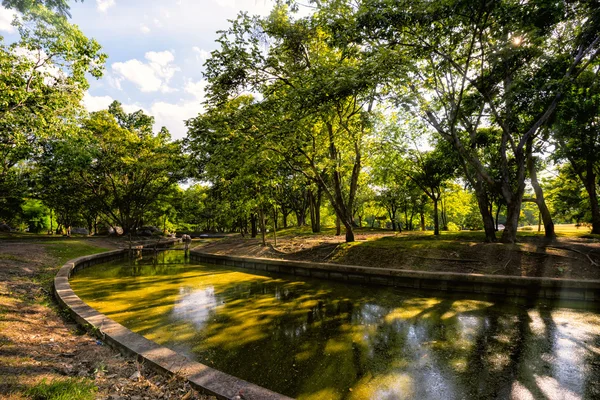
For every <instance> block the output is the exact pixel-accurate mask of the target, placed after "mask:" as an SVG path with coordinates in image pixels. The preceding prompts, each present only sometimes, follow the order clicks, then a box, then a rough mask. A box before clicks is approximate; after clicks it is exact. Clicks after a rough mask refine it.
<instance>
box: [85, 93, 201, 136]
mask: <svg viewBox="0 0 600 400" xmlns="http://www.w3.org/2000/svg"><path fill="white" fill-rule="evenodd" d="M113 101H114V99H113V98H112V97H111V96H93V95H91V94H90V93H89V92H86V93H85V95H84V96H83V105H84V106H85V108H86V109H87V110H88V111H89V112H94V111H100V110H106V109H107V108H108V106H109V105H110V103H112V102H113ZM122 106H123V110H125V112H127V113H133V112H136V111H138V110H142V111H143V112H144V113H146V114H148V115H152V116H153V117H154V119H155V123H154V131H156V132H158V130H159V129H160V128H161V127H163V126H166V127H167V129H168V130H169V131H170V132H171V136H172V137H173V139H181V138H183V137H185V135H186V133H187V128H186V126H185V123H184V121H185V120H187V119H190V118H193V117H195V116H197V115H198V113H200V112H202V111H203V108H202V105H201V104H200V103H199V102H198V101H181V102H179V103H175V104H173V103H166V102H164V101H157V102H155V103H154V104H152V106H151V107H150V110H146V108H145V107H143V106H141V105H140V104H135V103H133V104H122Z"/></svg>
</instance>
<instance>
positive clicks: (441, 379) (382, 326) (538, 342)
mask: <svg viewBox="0 0 600 400" xmlns="http://www.w3.org/2000/svg"><path fill="white" fill-rule="evenodd" d="M72 285H73V288H74V289H75V291H76V292H77V293H78V294H79V295H80V296H81V297H82V298H83V299H84V300H85V301H87V302H88V303H89V304H90V305H92V306H93V307H95V308H97V309H98V310H100V311H101V312H103V313H104V314H106V315H108V316H109V317H111V318H113V319H115V320H116V321H118V322H120V323H122V324H123V325H125V326H127V327H128V328H130V329H132V330H133V331H136V332H139V333H141V334H143V335H145V336H146V337H148V338H149V339H152V340H154V341H156V342H158V343H161V344H164V345H166V346H169V347H172V348H173V349H175V350H177V351H180V352H183V353H185V354H186V355H188V356H190V357H191V358H194V359H196V360H198V361H200V362H203V363H206V364H208V365H210V366H213V367H215V368H218V369H220V370H223V371H225V372H227V373H229V374H232V375H235V376H238V377H240V378H242V379H246V380H248V381H251V382H254V383H256V384H258V385H261V386H265V387H267V388H270V389H272V390H275V391H278V392H281V393H284V394H287V395H290V396H294V397H297V398H300V399H322V398H332V399H365V398H376V399H413V398H418V399H440V398H444V399H453V398H482V399H488V398H511V397H512V398H521V399H527V398H534V399H537V398H539V399H553V398H557V399H564V398H574V399H577V398H595V397H600V383H599V382H598V376H600V371H599V369H600V368H599V365H600V316H599V315H598V314H597V313H595V312H591V311H581V310H573V309H567V308H552V307H548V306H544V305H536V304H517V305H514V304H513V305H511V304H506V303H503V302H502V301H501V300H502V299H473V298H465V297H464V296H463V297H456V298H454V297H453V298H450V297H448V295H446V297H444V296H439V297H425V296H429V294H426V293H419V292H412V293H409V292H406V291H403V290H399V289H393V288H381V287H364V286H359V285H348V284H342V283H336V282H330V281H324V280H311V279H298V278H297V277H291V276H285V275H277V274H255V273H251V271H248V270H241V269H236V268H230V267H215V266H208V265H195V264H186V263H184V260H183V253H180V252H166V253H162V254H161V255H159V258H158V259H154V260H148V259H143V260H139V261H137V262H136V263H135V267H134V268H132V267H131V266H130V265H129V264H128V263H127V262H121V263H112V264H106V265H99V266H96V267H93V268H89V269H85V270H83V271H81V272H80V273H78V274H77V275H76V276H75V278H74V279H73V281H72Z"/></svg>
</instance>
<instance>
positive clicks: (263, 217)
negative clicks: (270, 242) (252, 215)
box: [258, 207, 267, 246]
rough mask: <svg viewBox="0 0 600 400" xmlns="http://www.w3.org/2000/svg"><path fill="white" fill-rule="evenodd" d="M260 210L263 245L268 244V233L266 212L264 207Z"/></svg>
mask: <svg viewBox="0 0 600 400" xmlns="http://www.w3.org/2000/svg"><path fill="white" fill-rule="evenodd" d="M258 212H259V223H260V233H261V237H262V245H263V246H266V245H267V241H266V238H265V235H266V232H265V231H266V228H265V225H266V224H265V212H264V211H263V209H262V207H261V208H260V209H259V211H258Z"/></svg>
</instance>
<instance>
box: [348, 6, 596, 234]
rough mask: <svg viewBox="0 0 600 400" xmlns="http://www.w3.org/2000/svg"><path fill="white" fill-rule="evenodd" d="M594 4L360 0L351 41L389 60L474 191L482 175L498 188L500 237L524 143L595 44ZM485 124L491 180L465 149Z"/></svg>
mask: <svg viewBox="0 0 600 400" xmlns="http://www.w3.org/2000/svg"><path fill="white" fill-rule="evenodd" d="M599 13H600V11H599V8H598V7H597V6H596V5H595V3H594V2H587V1H577V2H567V1H560V2H555V3H548V2H544V1H529V2H526V3H519V2H512V1H493V2H488V1H484V0H481V1H466V0H452V1H449V2H426V1H418V2H415V1H396V2H388V1H385V0H366V1H364V2H363V3H362V5H361V7H360V10H359V17H358V26H359V28H360V29H361V31H360V38H359V41H360V42H361V43H369V44H370V46H368V47H367V48H374V49H375V50H376V52H378V53H383V54H386V55H387V57H388V58H389V59H390V62H388V64H387V65H389V66H390V74H391V77H392V78H393V79H391V80H390V85H392V87H393V88H394V89H393V90H394V91H395V92H396V93H397V94H398V95H400V96H402V97H404V96H406V95H410V96H411V97H412V98H413V99H415V100H416V103H417V105H418V106H417V107H416V110H418V111H419V112H421V113H422V114H423V116H424V118H425V119H426V120H427V121H428V122H429V123H430V124H431V125H432V126H433V127H434V128H435V129H436V131H437V132H438V133H439V135H440V136H441V137H442V138H444V139H445V140H447V141H448V143H450V144H452V146H453V147H454V149H455V151H456V152H457V153H458V154H460V156H461V157H462V158H463V159H464V160H465V161H466V162H467V163H468V164H469V165H470V167H471V168H472V169H473V171H474V173H475V176H476V178H477V179H476V181H477V182H476V183H477V185H475V188H476V190H477V191H479V192H481V191H482V190H484V189H485V188H484V187H483V186H482V184H485V185H487V186H490V187H493V188H495V189H496V190H498V191H499V192H500V193H501V194H502V196H503V197H504V199H505V201H506V204H507V223H506V229H505V230H504V232H503V234H502V241H504V242H514V241H515V240H516V231H517V226H518V218H519V214H520V207H521V203H522V198H523V193H524V190H525V178H526V174H527V147H528V144H529V143H531V142H532V141H535V140H537V139H538V136H539V133H540V128H541V127H542V126H543V125H544V124H546V123H547V122H548V120H549V119H550V117H551V116H552V115H553V113H554V112H555V111H556V108H557V106H558V105H559V104H560V102H561V100H562V98H563V97H564V94H565V92H564V88H565V87H568V85H569V84H570V83H571V82H573V81H574V80H576V79H577V77H578V76H579V75H580V74H581V73H582V72H583V71H586V70H588V69H589V66H590V64H591V63H592V62H593V61H594V59H595V58H596V57H597V56H598V53H599V52H600V34H599V33H598V32H600V29H599V28H600V18H599V17H598V14H599ZM409 60H411V61H409ZM394 61H395V62H394ZM483 123H493V124H495V125H496V126H497V127H499V128H500V130H501V134H500V135H499V136H498V137H497V139H496V140H497V142H498V143H499V144H500V155H501V160H500V161H501V163H500V167H501V171H502V173H501V177H500V179H499V180H496V179H494V177H493V175H492V174H491V173H490V171H489V170H488V169H487V168H486V167H485V166H484V165H483V163H482V162H481V159H480V157H479V156H478V155H477V153H474V152H473V151H471V149H472V146H471V144H472V143H473V140H474V137H475V136H476V133H477V130H478V129H479V127H480V126H482V124H483ZM511 165H514V167H515V172H516V174H513V173H511ZM480 197H482V196H478V199H479V198H480ZM483 200H484V199H483V197H482V198H481V200H480V202H482V203H483ZM480 208H481V209H485V207H484V204H480ZM484 219H485V218H484Z"/></svg>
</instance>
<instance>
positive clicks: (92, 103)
mask: <svg viewBox="0 0 600 400" xmlns="http://www.w3.org/2000/svg"><path fill="white" fill-rule="evenodd" d="M113 101H115V99H113V98H112V97H110V96H93V95H91V94H90V92H85V94H84V95H83V106H84V107H85V109H86V110H88V111H89V112H94V111H100V110H106V109H108V106H109V105H110V103H112V102H113ZM121 106H122V107H123V110H124V111H125V112H126V113H129V114H131V113H134V112H136V111H138V110H142V111H143V112H144V113H146V114H150V113H149V112H148V111H147V110H146V109H145V108H144V107H143V106H141V105H139V104H135V103H132V104H127V103H121Z"/></svg>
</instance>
